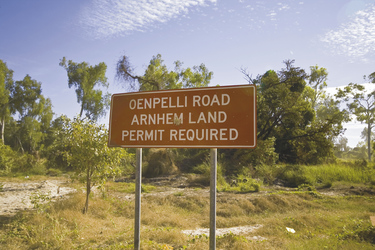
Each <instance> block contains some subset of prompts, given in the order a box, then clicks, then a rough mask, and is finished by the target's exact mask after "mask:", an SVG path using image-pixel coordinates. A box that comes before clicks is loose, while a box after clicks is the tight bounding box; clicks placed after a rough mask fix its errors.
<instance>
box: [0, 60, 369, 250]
mask: <svg viewBox="0 0 375 250" xmlns="http://www.w3.org/2000/svg"><path fill="white" fill-rule="evenodd" d="M284 64H285V67H284V68H282V69H281V70H279V71H275V70H273V69H272V70H269V71H267V72H265V73H264V74H262V75H258V76H256V77H252V75H251V74H250V73H248V72H247V70H246V69H243V70H242V73H243V74H244V77H245V79H247V81H248V82H249V83H250V84H255V85H256V87H257V112H258V117H257V133H258V142H257V147H256V148H255V149H253V150H245V149H220V150H218V163H219V165H218V182H217V183H218V185H217V191H218V197H217V227H218V228H235V227H241V226H256V229H254V230H253V231H251V232H246V233H236V232H229V233H226V234H224V235H219V236H218V237H217V247H218V248H219V249H325V248H326V249H358V248H361V249H373V248H374V246H375V240H374V239H375V228H374V226H373V225H372V224H371V221H370V216H375V206H374V205H375V201H374V197H375V196H374V194H375V189H374V186H375V164H374V162H373V161H372V160H371V154H372V153H373V148H374V145H373V142H374V137H373V133H372V131H371V129H372V127H373V121H374V118H375V109H374V108H372V106H375V105H372V104H374V103H371V101H372V100H373V98H374V96H375V92H373V93H366V92H365V91H364V89H363V88H361V87H360V86H359V85H354V84H349V85H348V87H347V88H345V89H344V90H342V91H338V92H337V94H336V95H335V96H330V95H328V94H327V93H326V92H325V88H326V86H327V83H326V80H327V76H328V71H327V69H325V68H322V67H318V66H312V67H310V72H309V73H307V72H306V71H305V70H304V69H301V68H299V67H296V66H294V61H293V60H286V61H285V62H284ZM182 65H183V64H182V63H181V62H179V61H176V62H175V63H174V69H173V70H169V69H168V67H167V66H166V65H165V64H164V63H163V60H162V58H161V55H157V56H155V57H153V58H152V59H151V61H150V64H149V65H148V66H147V68H146V70H145V72H144V74H143V75H137V74H136V73H134V72H133V68H134V67H132V66H131V64H130V62H129V59H128V58H127V57H126V56H123V57H121V58H120V60H119V61H118V64H117V78H118V81H120V82H121V84H123V85H124V88H125V89H126V90H131V91H149V90H162V89H177V88H190V87H206V86H208V85H209V83H210V80H211V78H212V76H213V73H212V72H210V71H209V70H208V69H207V68H206V66H205V65H204V64H201V65H199V66H193V67H191V68H183V67H182ZM60 66H62V67H63V68H64V69H65V70H66V72H67V77H68V86H69V87H74V88H75V91H76V94H77V102H78V103H79V104H80V105H81V106H80V110H79V115H78V116H77V117H75V118H73V119H70V118H68V117H66V116H64V115H61V116H59V117H54V113H53V110H52V103H51V101H50V100H49V99H48V98H46V97H44V96H43V94H42V88H41V83H40V82H38V81H36V80H34V79H32V78H31V76H29V75H27V76H25V78H24V79H23V80H19V81H14V80H13V71H12V70H11V69H8V67H7V65H6V63H5V62H3V61H1V60H0V97H1V98H0V125H1V127H0V128H1V130H0V133H1V140H0V198H1V197H2V196H3V194H4V190H3V184H2V183H6V182H17V183H24V184H25V185H27V183H30V182H32V181H40V180H46V179H49V178H59V179H61V180H64V181H66V184H65V185H67V186H69V187H72V188H74V189H76V190H77V192H76V193H74V194H70V195H68V196H65V197H62V198H61V199H58V200H57V201H55V202H52V201H50V200H49V198H48V197H47V196H40V195H39V196H37V195H35V196H33V197H31V199H32V204H33V205H34V209H32V210H29V211H22V212H19V213H17V214H15V215H13V216H8V215H7V216H5V215H0V248H4V249H94V248H99V249H132V248H133V247H134V242H133V231H134V228H133V225H134V189H135V188H134V167H135V157H134V155H135V150H134V149H122V148H121V149H120V148H108V147H107V134H108V131H107V129H106V128H105V126H103V125H100V124H98V123H97V121H98V119H99V118H100V117H103V116H104V115H105V114H106V112H107V110H108V107H109V94H108V93H107V92H106V89H107V88H108V84H109V83H108V82H107V78H106V76H105V71H106V65H105V64H104V63H99V64H98V65H96V66H90V65H89V64H88V63H86V62H82V63H75V62H73V61H71V60H67V59H66V58H63V59H62V60H61V61H60ZM366 79H367V80H368V81H370V82H372V83H375V75H374V73H372V74H370V75H369V76H368V77H367V78H366ZM353 96H354V97H355V98H354V99H355V102H353ZM361 102H366V103H369V105H368V106H364V105H361ZM345 105H347V107H348V108H347V109H345V108H344V106H345ZM349 111H350V113H349ZM350 114H352V115H354V117H357V120H359V121H361V122H363V123H366V124H367V125H368V126H367V130H364V131H363V134H362V135H363V136H362V138H363V139H364V142H363V143H359V144H358V145H357V146H356V147H355V148H350V147H348V145H347V143H348V141H347V139H346V138H345V137H343V136H342V134H343V131H344V128H343V123H344V122H346V121H348V120H350V119H351V118H352V117H353V116H350ZM142 171H143V173H142V175H143V177H144V180H143V184H142V192H143V196H142V216H141V218H142V221H141V247H142V249H207V248H208V245H209V240H208V236H207V235H205V234H200V235H195V236H191V235H187V234H184V232H183V231H184V230H193V229H197V228H208V227H209V192H208V191H209V184H210V164H209V150H208V149H198V148H192V149H183V148H180V149H174V148H157V149H144V150H143V167H142ZM89 201H90V202H89ZM89 204H90V205H89Z"/></svg>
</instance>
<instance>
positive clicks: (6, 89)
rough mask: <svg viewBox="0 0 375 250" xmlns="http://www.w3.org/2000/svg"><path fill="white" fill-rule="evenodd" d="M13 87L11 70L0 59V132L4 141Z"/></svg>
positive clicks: (0, 138)
mask: <svg viewBox="0 0 375 250" xmlns="http://www.w3.org/2000/svg"><path fill="white" fill-rule="evenodd" d="M12 88H13V70H11V69H8V67H7V65H6V63H5V62H3V61H2V60H0V125H1V127H0V133H1V137H0V140H2V143H4V128H5V123H6V121H7V119H9V116H10V98H9V97H10V92H11V90H12Z"/></svg>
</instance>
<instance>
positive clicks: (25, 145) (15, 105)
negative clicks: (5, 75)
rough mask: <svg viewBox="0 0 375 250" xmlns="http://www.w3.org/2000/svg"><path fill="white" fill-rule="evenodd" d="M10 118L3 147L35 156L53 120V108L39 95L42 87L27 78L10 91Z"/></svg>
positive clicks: (49, 101)
mask: <svg viewBox="0 0 375 250" xmlns="http://www.w3.org/2000/svg"><path fill="white" fill-rule="evenodd" d="M9 98H10V104H11V105H10V106H9V110H10V114H12V115H14V117H17V120H15V119H14V118H12V117H11V118H10V119H8V126H7V129H6V132H7V133H6V136H5V143H7V144H9V145H11V146H12V148H14V149H17V150H20V151H21V152H22V153H24V152H27V153H31V154H35V155H38V154H39V150H40V149H42V148H43V142H44V139H45V138H46V132H47V130H48V128H49V127H50V122H51V120H52V116H53V112H52V104H51V100H50V99H49V98H45V97H44V96H43V95H42V89H41V83H40V82H37V81H36V80H33V79H32V78H31V77H30V76H29V75H26V76H25V77H24V79H23V80H21V81H16V82H15V84H14V85H13V87H12V88H11V91H10V96H9Z"/></svg>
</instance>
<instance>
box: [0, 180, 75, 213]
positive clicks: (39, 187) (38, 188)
mask: <svg viewBox="0 0 375 250" xmlns="http://www.w3.org/2000/svg"><path fill="white" fill-rule="evenodd" d="M1 185H2V190H1V192H0V216H11V215H14V214H16V213H17V212H18V211H21V210H27V209H33V208H34V204H32V202H31V201H32V200H31V199H32V198H33V197H37V195H39V197H41V198H39V200H38V201H39V202H41V201H42V200H43V199H48V200H55V199H58V198H62V197H64V195H66V194H69V193H71V192H75V189H72V188H69V187H64V186H63V181H56V180H50V181H40V182H24V183H14V182H2V183H1Z"/></svg>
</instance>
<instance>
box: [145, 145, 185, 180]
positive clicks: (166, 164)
mask: <svg viewBox="0 0 375 250" xmlns="http://www.w3.org/2000/svg"><path fill="white" fill-rule="evenodd" d="M177 172H178V169H177V167H176V165H175V164H174V161H173V155H172V152H171V150H170V149H167V148H160V149H150V151H149V153H148V156H147V159H146V162H145V164H144V167H143V172H142V174H143V175H144V176H145V177H157V176H160V175H166V174H174V173H177Z"/></svg>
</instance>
